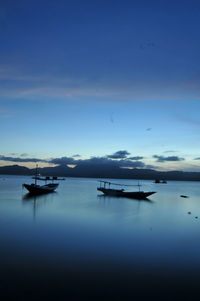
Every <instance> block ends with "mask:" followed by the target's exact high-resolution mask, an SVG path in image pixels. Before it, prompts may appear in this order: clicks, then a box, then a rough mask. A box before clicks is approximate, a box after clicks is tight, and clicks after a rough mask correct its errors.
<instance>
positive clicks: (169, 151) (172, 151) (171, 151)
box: [163, 150, 177, 154]
mask: <svg viewBox="0 0 200 301" xmlns="http://www.w3.org/2000/svg"><path fill="white" fill-rule="evenodd" d="M176 152H177V151H175V150H167V151H164V152H163V153H166V154H167V153H176Z"/></svg>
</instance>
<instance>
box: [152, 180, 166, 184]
mask: <svg viewBox="0 0 200 301" xmlns="http://www.w3.org/2000/svg"><path fill="white" fill-rule="evenodd" d="M154 183H156V184H160V183H161V184H167V181H166V180H159V179H156V180H155V181H154Z"/></svg>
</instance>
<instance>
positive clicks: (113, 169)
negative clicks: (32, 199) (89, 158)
mask: <svg viewBox="0 0 200 301" xmlns="http://www.w3.org/2000/svg"><path fill="white" fill-rule="evenodd" d="M38 172H39V173H40V174H41V175H44V176H62V177H87V178H88V177H89V178H116V179H144V180H155V179H162V180H181V181H200V172H183V171H166V172H160V171H155V170H153V169H139V168H135V169H125V168H120V167H118V166H116V165H109V164H87V163H84V164H80V165H77V166H76V167H75V168H70V167H67V166H64V165H59V166H56V167H44V168H39V169H38ZM0 174H7V175H34V174H35V169H29V168H27V167H24V166H19V165H12V166H2V167H0Z"/></svg>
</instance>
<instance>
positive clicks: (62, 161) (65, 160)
mask: <svg viewBox="0 0 200 301" xmlns="http://www.w3.org/2000/svg"><path fill="white" fill-rule="evenodd" d="M48 162H49V163H53V164H58V165H67V164H76V163H75V162H77V161H76V160H74V158H72V157H61V158H53V159H51V160H49V161H48Z"/></svg>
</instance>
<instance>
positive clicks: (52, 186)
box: [22, 166, 65, 194]
mask: <svg viewBox="0 0 200 301" xmlns="http://www.w3.org/2000/svg"><path fill="white" fill-rule="evenodd" d="M37 168H38V166H36V173H35V176H34V177H33V179H35V183H32V184H23V185H22V186H23V187H25V188H26V189H27V190H28V191H29V192H30V193H31V194H43V193H49V192H53V191H55V190H56V188H57V187H58V185H59V183H54V181H55V180H56V181H58V180H65V179H64V178H62V179H59V178H57V177H40V176H39V175H38V173H37ZM38 180H40V181H45V185H38V184H37V181H38ZM48 181H52V183H47V182H48Z"/></svg>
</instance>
